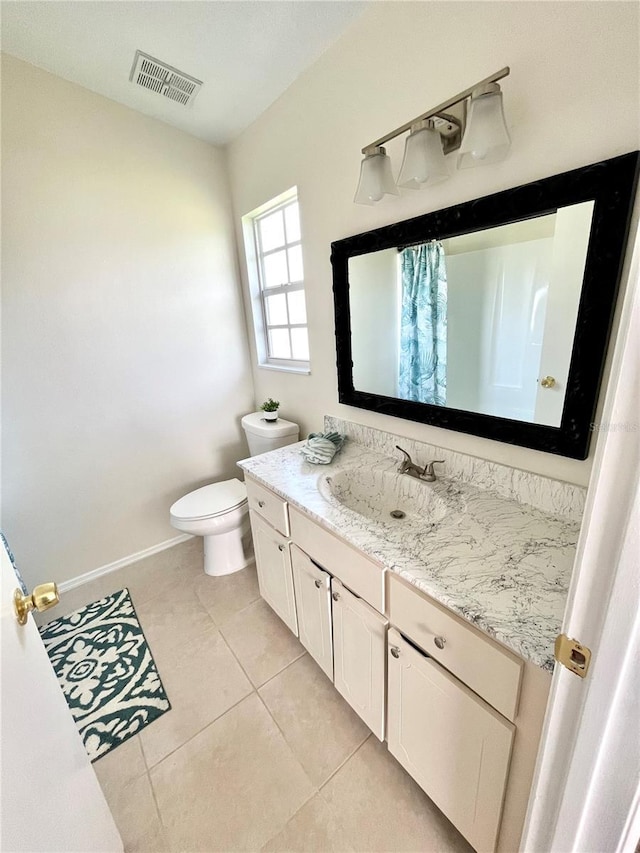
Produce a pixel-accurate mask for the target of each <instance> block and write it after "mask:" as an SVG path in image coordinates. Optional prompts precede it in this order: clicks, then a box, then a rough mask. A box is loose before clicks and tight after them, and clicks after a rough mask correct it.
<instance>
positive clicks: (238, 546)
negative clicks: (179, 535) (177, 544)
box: [169, 479, 253, 576]
mask: <svg viewBox="0 0 640 853" xmlns="http://www.w3.org/2000/svg"><path fill="white" fill-rule="evenodd" d="M169 514H170V519H171V524H172V525H173V526H174V527H175V528H176V529H177V530H182V531H183V533H190V534H191V535H192V536H202V537H203V538H204V570H205V572H206V573H207V574H208V575H215V576H218V575H228V574H231V572H238V571H240V569H244V568H245V566H248V565H249V563H250V562H251V561H252V560H253V548H252V545H251V532H250V528H249V506H248V503H247V490H246V488H245V485H244V483H241V482H240V480H236V479H233V480H224V481H223V482H221V483H211V485H209V486H203V487H202V488H201V489H196V490H195V491H194V492H189V494H188V495H185V496H184V497H183V498H180V500H179V501H176V502H175V503H174V504H173V506H172V507H171V509H170V510H169Z"/></svg>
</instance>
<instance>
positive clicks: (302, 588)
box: [291, 545, 333, 681]
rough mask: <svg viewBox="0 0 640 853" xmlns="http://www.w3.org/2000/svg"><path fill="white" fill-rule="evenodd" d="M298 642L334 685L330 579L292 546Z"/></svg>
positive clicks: (302, 552)
mask: <svg viewBox="0 0 640 853" xmlns="http://www.w3.org/2000/svg"><path fill="white" fill-rule="evenodd" d="M291 563H292V566H293V582H294V587H295V591H296V608H297V612H298V627H299V630H300V642H301V643H302V645H303V646H304V647H305V649H306V650H307V651H308V652H309V654H310V655H311V657H312V658H314V660H315V661H316V662H317V663H318V664H319V665H320V667H321V668H322V669H323V670H324V672H325V673H326V674H327V675H328V676H329V678H330V679H331V680H332V681H333V648H332V643H331V597H330V589H329V587H330V582H331V577H330V575H328V574H327V572H324V571H323V570H322V569H321V568H319V567H318V566H316V564H315V563H314V562H312V561H311V560H310V559H309V557H307V555H306V554H305V553H304V551H301V550H300V549H299V548H298V547H296V546H295V545H292V546H291Z"/></svg>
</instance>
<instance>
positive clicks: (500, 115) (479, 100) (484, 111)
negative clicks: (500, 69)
mask: <svg viewBox="0 0 640 853" xmlns="http://www.w3.org/2000/svg"><path fill="white" fill-rule="evenodd" d="M494 85H495V84H494ZM495 89H496V90H497V91H490V92H488V93H487V94H479V95H478V96H477V97H476V96H474V95H472V96H471V105H470V107H469V116H468V118H467V127H466V130H465V132H464V137H463V139H462V145H461V146H460V154H459V156H458V167H459V168H460V169H466V168H469V167H470V166H485V165H489V164H490V163H498V162H499V161H500V160H504V158H505V157H506V156H507V154H508V153H509V148H510V147H511V137H510V136H509V131H508V130H507V125H506V123H505V120H504V110H503V108H502V92H501V91H500V87H499V86H497V85H496V86H495Z"/></svg>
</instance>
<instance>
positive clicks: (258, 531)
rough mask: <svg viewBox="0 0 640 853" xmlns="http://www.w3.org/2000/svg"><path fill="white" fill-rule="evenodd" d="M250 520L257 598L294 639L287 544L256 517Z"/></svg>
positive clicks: (296, 631) (293, 606) (294, 619)
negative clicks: (268, 606)
mask: <svg viewBox="0 0 640 853" xmlns="http://www.w3.org/2000/svg"><path fill="white" fill-rule="evenodd" d="M250 516H251V531H252V533H253V548H254V551H255V555H256V568H257V570H258V586H259V587H260V595H261V596H262V597H263V598H264V600H265V601H266V602H267V604H269V605H270V606H271V607H272V608H273V610H275V612H276V613H277V614H278V616H279V617H280V618H281V619H282V621H283V622H284V624H285V625H286V626H287V627H288V628H290V629H291V630H292V631H293V633H294V634H295V635H296V637H297V636H298V621H297V619H296V600H295V595H294V592H293V575H292V573H291V554H290V551H289V547H290V542H289V540H288V539H287V538H286V537H285V536H283V535H282V534H281V533H278V531H277V530H274V529H273V527H270V526H269V525H268V524H267V522H266V521H264V520H263V519H262V518H261V517H260V516H259V515H256V513H254V512H251V513H250Z"/></svg>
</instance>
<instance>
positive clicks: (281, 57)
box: [0, 0, 367, 145]
mask: <svg viewBox="0 0 640 853" xmlns="http://www.w3.org/2000/svg"><path fill="white" fill-rule="evenodd" d="M366 6H367V3H365V2H346V0H304V2H303V0H195V1H194V0H184V2H181V0H138V2H128V1H127V0H94V2H90V1H89V0H72V2H68V0H58V2H53V0H43V1H42V0H35V1H34V0H3V2H2V3H1V6H0V8H1V11H2V19H1V45H2V50H3V51H6V52H7V53H10V54H12V55H13V56H17V57H18V58H20V59H24V60H26V61H27V62H30V63H32V64H33V65H37V66H39V67H40V68H44V69H45V70H46V71H51V72H52V73H53V74H56V75H58V76H59V77H63V78H64V79H65V80H70V81H72V82H74V83H78V84H80V85H81V86H84V87H85V88H87V89H91V90H92V91H94V92H98V93H99V94H101V95H105V96H106V97H107V98H111V99H112V100H114V101H118V102H119V103H121V104H125V106H128V107H131V108H132V109H134V110H138V111H139V112H142V113H145V114H146V115H149V116H153V117H154V118H157V119H160V120H161V121H164V122H166V123H167V124H171V125H174V126H175V127H178V128H180V129H181V130H184V131H186V132H187V133H190V134H192V135H193V136H197V137H199V138H201V139H205V140H207V141H208V142H212V143H213V144H216V145H224V144H225V143H227V142H229V141H230V140H232V139H233V138H234V137H236V136H237V135H238V134H239V133H241V132H242V131H243V130H244V129H245V128H246V127H248V126H249V125H250V124H251V122H253V121H254V120H255V119H256V118H257V117H258V116H259V115H260V114H261V113H262V112H264V111H265V110H266V109H267V107H268V106H269V105H270V104H272V103H273V102H274V101H275V100H276V99H277V98H278V97H279V96H280V95H281V94H282V92H284V91H285V89H287V88H288V87H289V86H290V85H291V83H293V81H294V80H295V79H296V77H298V76H299V75H300V74H301V73H302V72H303V71H304V70H305V69H306V68H307V67H309V66H310V65H311V64H312V63H313V62H314V61H315V60H316V59H317V58H318V57H319V56H320V55H321V54H322V53H323V52H324V51H325V50H326V49H327V48H328V47H329V46H330V45H331V44H332V43H333V42H334V41H336V40H337V39H338V38H339V37H340V35H341V34H342V33H343V32H344V31H345V30H346V28H347V27H348V26H349V25H350V24H351V23H352V22H353V21H354V20H355V19H356V18H357V17H358V16H359V15H361V14H362V12H363V11H364V10H365V8H366ZM136 50H141V51H144V53H147V54H150V55H151V56H153V57H156V58H157V59H160V60H162V61H163V62H165V63H167V64H168V65H171V66H173V67H174V68H176V69H179V70H180V71H183V72H185V73H186V74H188V75H189V76H191V77H196V78H197V79H199V80H202V81H203V83H204V85H203V86H202V89H201V91H200V92H199V94H198V95H197V97H196V98H195V101H194V102H193V104H192V105H191V106H188V107H184V106H182V105H180V104H177V103H174V102H173V101H171V100H169V99H167V98H165V97H163V96H162V95H159V94H156V93H154V92H151V91H149V90H147V89H144V88H142V87H140V86H136V85H135V84H133V83H131V82H129V74H130V72H131V67H132V64H133V60H134V55H135V52H136Z"/></svg>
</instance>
